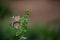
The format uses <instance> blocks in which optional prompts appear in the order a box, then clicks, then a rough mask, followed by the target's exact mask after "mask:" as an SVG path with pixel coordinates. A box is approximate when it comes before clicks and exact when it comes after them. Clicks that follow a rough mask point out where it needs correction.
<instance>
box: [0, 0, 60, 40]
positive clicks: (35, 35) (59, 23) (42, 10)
mask: <svg viewBox="0 0 60 40" xmlns="http://www.w3.org/2000/svg"><path fill="white" fill-rule="evenodd" d="M42 3H43V4H42ZM43 5H45V7H44V6H43ZM24 8H29V9H30V15H29V26H28V31H29V32H28V33H27V37H28V40H60V17H59V16H60V11H59V8H60V7H59V2H56V1H55V2H52V1H51V2H50V1H48V2H46V3H45V1H36V0H35V1H34V0H33V1H19V2H18V1H0V40H18V37H16V35H15V33H16V30H15V29H14V28H13V27H12V26H11V25H10V21H9V18H10V16H12V15H20V16H23V15H24V12H23V11H24ZM51 10H52V11H51Z"/></svg>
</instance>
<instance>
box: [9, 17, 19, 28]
mask: <svg viewBox="0 0 60 40" xmlns="http://www.w3.org/2000/svg"><path fill="white" fill-rule="evenodd" d="M19 24H20V16H12V17H10V25H11V26H13V27H14V28H15V29H18V27H19Z"/></svg>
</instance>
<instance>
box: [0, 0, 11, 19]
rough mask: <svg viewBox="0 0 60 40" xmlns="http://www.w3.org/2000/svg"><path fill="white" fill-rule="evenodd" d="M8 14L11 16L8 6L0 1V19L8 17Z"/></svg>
mask: <svg viewBox="0 0 60 40" xmlns="http://www.w3.org/2000/svg"><path fill="white" fill-rule="evenodd" d="M9 13H10V14H11V11H10V8H9V6H7V5H6V4H5V3H3V1H1V0H0V19H3V18H4V17H5V16H9V15H10V14H9Z"/></svg>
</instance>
